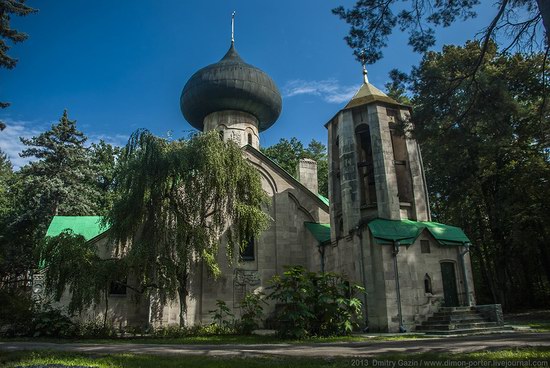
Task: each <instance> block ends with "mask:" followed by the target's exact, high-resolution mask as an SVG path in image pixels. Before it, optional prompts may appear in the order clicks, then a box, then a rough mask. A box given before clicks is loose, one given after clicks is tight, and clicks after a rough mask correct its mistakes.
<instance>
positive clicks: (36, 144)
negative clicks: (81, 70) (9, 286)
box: [0, 111, 101, 278]
mask: <svg viewBox="0 0 550 368" xmlns="http://www.w3.org/2000/svg"><path fill="white" fill-rule="evenodd" d="M86 139H87V138H86V137H85V136H84V134H83V133H82V132H80V131H78V130H77V128H76V121H74V120H69V118H68V115H67V111H65V112H64V113H63V116H62V117H61V119H60V120H59V123H57V124H55V125H52V127H51V129H50V130H48V131H46V132H44V133H41V134H39V135H38V136H36V137H32V138H31V139H21V141H22V142H23V144H25V145H26V146H27V147H28V148H27V149H25V150H24V151H23V152H22V153H21V156H22V157H34V158H35V159H36V160H35V161H33V162H31V163H30V164H27V165H26V166H24V167H22V168H21V170H20V171H19V172H17V173H16V174H15V175H14V176H13V178H12V180H11V181H12V183H11V185H10V187H9V190H10V197H11V198H12V202H11V203H12V205H11V208H10V209H9V213H8V214H7V215H6V216H5V220H4V226H2V228H1V229H0V246H1V247H2V249H3V250H4V252H5V254H7V256H6V258H5V262H3V263H2V267H1V269H0V273H1V274H2V275H10V277H15V278H17V275H21V274H27V273H28V272H29V271H30V270H32V269H34V268H35V267H36V263H35V259H34V257H33V255H34V250H35V248H36V246H37V244H38V243H39V242H41V241H42V239H43V238H44V236H45V234H46V229H47V227H48V225H49V223H50V222H51V220H52V217H53V216H54V215H95V214H97V212H98V211H99V205H98V203H99V199H100V197H101V193H100V192H99V190H98V188H97V186H96V185H95V179H96V176H97V174H96V173H95V172H94V171H93V169H92V165H91V164H90V157H89V154H88V151H87V149H86V148H85V147H84V143H85V142H86Z"/></svg>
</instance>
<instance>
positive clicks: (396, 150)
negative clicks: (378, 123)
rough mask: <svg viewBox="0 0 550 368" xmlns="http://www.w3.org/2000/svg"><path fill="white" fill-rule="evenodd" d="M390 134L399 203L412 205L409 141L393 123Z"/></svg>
mask: <svg viewBox="0 0 550 368" xmlns="http://www.w3.org/2000/svg"><path fill="white" fill-rule="evenodd" d="M390 134H391V144H392V150H393V163H394V166H395V176H396V179H397V193H398V196H399V201H400V202H408V203H410V202H412V201H413V187H412V177H411V170H410V167H409V154H408V152H407V140H406V137H405V135H404V134H403V133H402V132H399V131H398V129H397V126H396V125H395V124H392V123H390Z"/></svg>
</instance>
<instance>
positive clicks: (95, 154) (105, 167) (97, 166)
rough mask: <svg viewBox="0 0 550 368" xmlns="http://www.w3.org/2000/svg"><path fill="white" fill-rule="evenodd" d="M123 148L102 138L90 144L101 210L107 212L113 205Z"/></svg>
mask: <svg viewBox="0 0 550 368" xmlns="http://www.w3.org/2000/svg"><path fill="white" fill-rule="evenodd" d="M120 153H121V148H120V147H117V146H113V145H111V144H109V143H106V142H105V141H103V140H100V141H99V142H98V143H92V145H91V146H90V160H91V163H92V168H93V170H94V172H95V184H96V186H97V189H98V191H99V193H100V198H99V211H98V212H97V213H96V214H104V213H106V212H107V211H108V210H109V209H110V208H111V206H112V205H113V199H114V198H113V195H114V193H113V189H114V184H115V182H114V175H115V166H116V161H117V159H118V157H119V156H120Z"/></svg>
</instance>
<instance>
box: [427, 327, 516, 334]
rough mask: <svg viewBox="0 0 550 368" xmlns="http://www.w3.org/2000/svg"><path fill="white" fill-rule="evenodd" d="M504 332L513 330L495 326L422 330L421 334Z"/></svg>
mask: <svg viewBox="0 0 550 368" xmlns="http://www.w3.org/2000/svg"><path fill="white" fill-rule="evenodd" d="M506 331H513V329H512V328H510V327H507V326H496V327H487V328H465V329H458V330H423V331H422V332H423V333H425V334H426V335H475V334H485V333H497V332H506Z"/></svg>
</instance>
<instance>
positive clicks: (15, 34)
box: [0, 0, 36, 130]
mask: <svg viewBox="0 0 550 368" xmlns="http://www.w3.org/2000/svg"><path fill="white" fill-rule="evenodd" d="M34 12H36V10H35V9H33V8H31V7H29V6H27V5H25V0H0V67H2V68H7V69H13V68H15V65H16V64H17V59H14V58H12V57H11V56H9V55H8V54H7V52H8V51H9V49H10V46H9V45H8V43H7V42H6V41H9V42H12V43H18V42H23V41H25V40H26V39H27V37H28V36H27V35H26V34H25V33H22V32H19V31H17V30H15V29H12V28H11V27H10V18H11V15H12V14H13V15H19V16H25V15H28V14H31V13H34ZM8 106H9V103H7V102H0V109H4V108H6V107H8ZM5 128H6V125H5V124H4V123H3V122H1V121H0V130H4V129H5Z"/></svg>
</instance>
